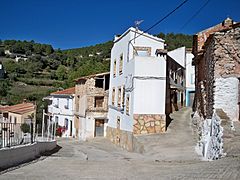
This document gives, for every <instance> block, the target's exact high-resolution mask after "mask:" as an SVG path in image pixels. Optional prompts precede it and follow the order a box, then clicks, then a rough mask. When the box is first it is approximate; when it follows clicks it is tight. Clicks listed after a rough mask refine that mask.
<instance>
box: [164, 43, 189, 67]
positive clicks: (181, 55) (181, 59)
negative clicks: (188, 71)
mask: <svg viewBox="0 0 240 180" xmlns="http://www.w3.org/2000/svg"><path fill="white" fill-rule="evenodd" d="M168 55H169V56H170V57H171V58H173V59H174V60H175V61H176V62H177V63H178V64H180V65H181V66H182V67H185V64H186V62H185V61H186V47H180V48H177V49H174V50H172V51H169V52H168Z"/></svg>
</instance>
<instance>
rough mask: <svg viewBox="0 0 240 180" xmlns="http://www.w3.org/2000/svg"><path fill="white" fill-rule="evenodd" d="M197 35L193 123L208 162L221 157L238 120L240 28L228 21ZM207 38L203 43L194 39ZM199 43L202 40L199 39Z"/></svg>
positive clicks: (200, 147)
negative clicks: (196, 128) (227, 136)
mask: <svg viewBox="0 0 240 180" xmlns="http://www.w3.org/2000/svg"><path fill="white" fill-rule="evenodd" d="M208 30H209V29H207V30H204V31H202V32H201V33H198V34H197V35H196V36H195V39H194V43H193V44H194V46H193V52H194V53H195V58H194V62H193V64H194V65H195V70H196V80H195V83H196V84H195V86H196V96H195V108H194V110H195V116H194V119H195V120H196V121H195V123H196V125H197V127H198V130H199V139H200V140H199V142H198V148H199V150H200V151H199V152H201V153H200V154H201V155H202V156H203V157H204V158H207V159H218V158H219V157H221V156H222V155H224V153H223V138H224V133H225V132H228V130H230V129H232V130H233V129H234V121H238V120H239V109H240V108H239V100H240V99H239V96H240V86H239V85H240V83H239V78H240V54H239V52H240V40H239V39H240V24H239V23H235V22H233V21H232V20H231V19H230V18H227V19H226V20H225V21H223V23H221V27H220V25H217V26H216V27H213V28H210V32H208ZM203 32H205V36H204V37H206V36H207V38H206V39H205V41H204V43H201V41H200V43H199V41H197V39H198V38H197V36H198V35H200V36H202V34H204V33H203ZM200 39H201V38H200Z"/></svg>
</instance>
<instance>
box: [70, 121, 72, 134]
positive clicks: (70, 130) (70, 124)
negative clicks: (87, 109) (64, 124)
mask: <svg viewBox="0 0 240 180" xmlns="http://www.w3.org/2000/svg"><path fill="white" fill-rule="evenodd" d="M70 136H72V121H70Z"/></svg>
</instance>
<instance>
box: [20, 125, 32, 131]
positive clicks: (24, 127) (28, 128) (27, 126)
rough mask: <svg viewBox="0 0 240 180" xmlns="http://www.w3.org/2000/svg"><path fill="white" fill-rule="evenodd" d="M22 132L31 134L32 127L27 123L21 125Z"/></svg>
mask: <svg viewBox="0 0 240 180" xmlns="http://www.w3.org/2000/svg"><path fill="white" fill-rule="evenodd" d="M21 130H22V132H23V133H30V125H29V124H26V123H24V124H22V125H21Z"/></svg>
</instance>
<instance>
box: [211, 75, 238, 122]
mask: <svg viewBox="0 0 240 180" xmlns="http://www.w3.org/2000/svg"><path fill="white" fill-rule="evenodd" d="M238 83H239V80H238V79H237V78H236V77H229V78H216V79H215V84H214V85H215V92H214V94H215V95H214V108H215V109H217V108H222V109H223V111H224V112H225V113H226V114H227V115H228V117H229V118H230V119H231V120H233V121H237V120H238V117H239V105H238V93H239V89H238V87H239V85H238Z"/></svg>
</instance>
